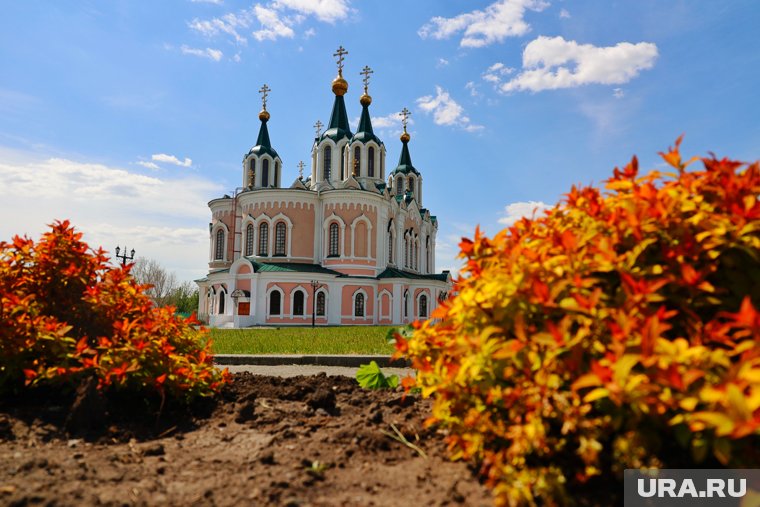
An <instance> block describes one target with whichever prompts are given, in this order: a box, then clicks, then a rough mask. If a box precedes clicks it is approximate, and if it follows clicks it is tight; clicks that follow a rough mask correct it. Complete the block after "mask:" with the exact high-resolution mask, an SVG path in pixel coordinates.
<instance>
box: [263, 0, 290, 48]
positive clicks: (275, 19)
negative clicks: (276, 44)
mask: <svg viewBox="0 0 760 507" xmlns="http://www.w3.org/2000/svg"><path fill="white" fill-rule="evenodd" d="M253 12H254V14H255V15H256V19H258V20H259V23H261V30H255V31H254V32H253V36H254V38H255V39H256V40H257V41H263V40H277V39H278V38H279V37H286V38H288V39H292V38H293V36H294V35H295V32H294V31H293V29H292V28H291V26H292V25H293V24H294V21H293V20H291V19H290V18H287V17H285V18H281V17H280V13H279V12H278V11H277V10H275V9H269V8H267V7H263V6H261V5H259V4H256V5H255V6H254V7H253Z"/></svg>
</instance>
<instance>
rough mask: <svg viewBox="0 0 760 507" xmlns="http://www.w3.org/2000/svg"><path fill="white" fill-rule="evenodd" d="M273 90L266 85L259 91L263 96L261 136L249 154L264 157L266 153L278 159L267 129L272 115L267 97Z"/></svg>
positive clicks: (260, 114) (260, 113)
mask: <svg viewBox="0 0 760 507" xmlns="http://www.w3.org/2000/svg"><path fill="white" fill-rule="evenodd" d="M271 91H272V89H271V88H269V86H267V84H266V83H264V86H262V87H261V88H260V89H259V93H260V94H261V111H260V112H259V120H261V126H260V127H259V136H258V137H257V138H256V145H255V146H254V147H253V148H251V150H250V151H249V152H248V154H249V155H250V154H251V153H253V154H256V155H262V154H264V153H266V154H268V155H270V156H271V157H272V158H275V157H277V156H278V155H277V152H276V151H275V150H274V148H272V142H271V141H270V140H269V129H267V122H268V121H269V118H270V114H269V111H267V97H269V92H271Z"/></svg>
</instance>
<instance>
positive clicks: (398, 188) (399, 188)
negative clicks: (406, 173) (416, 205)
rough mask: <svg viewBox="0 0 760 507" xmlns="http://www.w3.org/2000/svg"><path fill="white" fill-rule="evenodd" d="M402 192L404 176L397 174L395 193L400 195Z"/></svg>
mask: <svg viewBox="0 0 760 507" xmlns="http://www.w3.org/2000/svg"><path fill="white" fill-rule="evenodd" d="M403 193H404V178H402V177H401V176H399V177H398V178H396V195H402V194H403Z"/></svg>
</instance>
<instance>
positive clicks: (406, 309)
mask: <svg viewBox="0 0 760 507" xmlns="http://www.w3.org/2000/svg"><path fill="white" fill-rule="evenodd" d="M408 317H409V291H406V292H404V318H405V319H406V318H408Z"/></svg>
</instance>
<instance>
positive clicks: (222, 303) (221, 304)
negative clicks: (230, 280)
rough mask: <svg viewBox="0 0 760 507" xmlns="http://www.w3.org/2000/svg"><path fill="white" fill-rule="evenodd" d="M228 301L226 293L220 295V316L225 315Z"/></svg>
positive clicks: (222, 292)
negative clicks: (226, 301) (225, 304)
mask: <svg viewBox="0 0 760 507" xmlns="http://www.w3.org/2000/svg"><path fill="white" fill-rule="evenodd" d="M226 299H227V294H225V293H224V291H221V292H220V293H219V312H218V313H219V315H224V302H225V300H226Z"/></svg>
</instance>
